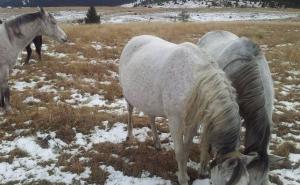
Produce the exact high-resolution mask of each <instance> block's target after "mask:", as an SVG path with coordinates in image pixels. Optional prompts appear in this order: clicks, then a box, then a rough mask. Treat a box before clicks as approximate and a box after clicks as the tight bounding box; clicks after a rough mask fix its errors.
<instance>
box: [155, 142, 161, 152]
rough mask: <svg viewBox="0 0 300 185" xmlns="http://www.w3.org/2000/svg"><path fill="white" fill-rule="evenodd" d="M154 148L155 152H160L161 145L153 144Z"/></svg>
mask: <svg viewBox="0 0 300 185" xmlns="http://www.w3.org/2000/svg"><path fill="white" fill-rule="evenodd" d="M154 148H155V149H156V150H157V151H161V145H160V143H158V144H157V143H155V144H154Z"/></svg>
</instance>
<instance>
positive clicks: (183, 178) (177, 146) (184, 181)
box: [168, 117, 190, 185]
mask: <svg viewBox="0 0 300 185" xmlns="http://www.w3.org/2000/svg"><path fill="white" fill-rule="evenodd" d="M168 118H169V128H170V132H171V136H172V139H173V142H174V150H175V157H176V161H177V165H178V174H177V175H178V182H179V184H180V185H188V181H189V179H190V178H189V176H188V175H187V162H186V154H185V152H186V151H185V148H184V144H183V130H182V129H181V128H182V125H181V123H182V122H181V121H180V119H177V118H175V119H174V118H170V117H168Z"/></svg>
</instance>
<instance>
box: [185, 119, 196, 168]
mask: <svg viewBox="0 0 300 185" xmlns="http://www.w3.org/2000/svg"><path fill="white" fill-rule="evenodd" d="M198 129H199V125H197V124H195V125H192V126H190V127H187V128H185V131H184V141H183V144H184V150H185V151H186V155H185V161H186V163H187V162H188V159H189V154H190V149H191V146H192V143H193V138H194V136H195V135H196V134H197V131H198Z"/></svg>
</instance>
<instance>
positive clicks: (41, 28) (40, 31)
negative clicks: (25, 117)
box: [0, 8, 67, 111]
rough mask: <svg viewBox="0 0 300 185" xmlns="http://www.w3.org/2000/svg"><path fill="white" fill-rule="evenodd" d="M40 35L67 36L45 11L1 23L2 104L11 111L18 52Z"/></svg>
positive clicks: (65, 38) (0, 101)
mask: <svg viewBox="0 0 300 185" xmlns="http://www.w3.org/2000/svg"><path fill="white" fill-rule="evenodd" d="M38 35H47V36H50V37H52V38H53V39H56V40H57V41H59V42H66V41H67V36H66V34H65V33H64V32H63V30H62V29H61V28H60V27H59V26H58V25H57V22H56V20H55V19H54V17H53V16H52V15H51V14H49V13H47V12H45V11H44V9H43V8H41V9H40V11H39V12H36V13H30V14H24V15H21V16H18V17H16V18H14V19H11V20H8V21H6V22H5V23H4V24H2V25H0V41H1V42H0V106H1V107H3V108H4V109H5V111H11V107H10V104H9V99H10V90H9V87H8V78H9V71H10V70H11V69H12V68H13V67H14V65H15V64H16V61H17V58H18V54H19V53H20V52H21V51H22V50H23V49H24V48H25V47H26V46H27V45H28V44H29V43H30V42H32V40H33V38H35V37H36V36H38Z"/></svg>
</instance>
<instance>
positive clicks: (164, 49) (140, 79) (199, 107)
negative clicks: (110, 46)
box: [119, 35, 249, 185]
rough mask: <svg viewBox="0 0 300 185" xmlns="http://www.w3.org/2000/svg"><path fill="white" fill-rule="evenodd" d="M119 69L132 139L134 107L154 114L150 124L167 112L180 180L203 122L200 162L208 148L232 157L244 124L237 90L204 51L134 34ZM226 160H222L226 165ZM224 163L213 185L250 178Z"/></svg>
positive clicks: (183, 180) (184, 177)
mask: <svg viewBox="0 0 300 185" xmlns="http://www.w3.org/2000/svg"><path fill="white" fill-rule="evenodd" d="M119 73H120V84H121V87H122V90H123V94H124V97H125V99H126V101H127V102H128V104H129V106H128V110H129V123H128V126H129V127H128V128H129V129H128V138H129V139H130V138H132V137H133V136H132V123H131V112H132V108H133V107H136V108H137V109H139V110H141V111H143V112H144V113H145V114H147V115H149V116H150V117H152V121H151V123H152V127H154V123H153V122H154V120H153V117H155V116H163V117H167V118H168V125H169V129H170V132H171V136H172V139H173V141H174V149H175V156H176V161H177V164H178V171H179V172H178V181H179V183H180V184H181V185H187V184H188V180H189V177H188V175H187V160H188V156H189V148H190V146H191V143H192V139H193V137H194V136H195V134H196V132H195V131H197V129H198V128H199V125H200V123H201V124H202V126H203V127H204V131H203V139H202V140H201V151H203V152H201V154H202V153H203V154H204V156H201V161H202V162H203V164H202V166H203V165H205V162H207V161H206V157H207V156H205V154H206V153H209V152H210V153H211V154H212V155H213V156H215V158H216V159H219V158H223V156H228V159H227V160H230V159H232V158H233V156H231V155H229V154H231V153H232V152H237V150H238V148H239V136H240V135H239V134H240V128H241V120H240V117H239V109H238V105H237V103H236V96H235V90H234V88H233V87H232V86H231V84H230V81H229V80H228V79H227V78H226V76H225V73H224V72H223V71H222V70H221V69H220V68H219V67H218V65H217V64H216V63H215V62H214V61H212V60H211V58H210V57H209V56H208V55H207V54H206V53H205V52H204V51H203V50H201V49H199V48H198V47H197V46H195V45H194V44H191V43H182V44H173V43H170V42H167V41H165V40H162V39H160V38H157V37H154V36H147V35H143V36H138V37H134V38H133V39H131V40H130V41H129V42H128V43H127V45H126V46H125V48H124V49H123V52H122V55H121V58H120V66H119ZM154 133H155V130H154ZM156 137H157V136H156ZM210 149H211V150H210ZM240 159H242V156H237V157H236V156H234V160H240ZM227 160H225V161H220V162H218V165H223V166H224V163H226V162H227ZM242 165H243V166H244V168H245V165H246V163H244V161H243V162H242ZM226 166H227V167H228V168H226V169H229V170H228V171H229V173H228V172H227V171H226V170H224V169H225V168H218V169H214V173H213V175H214V177H215V179H218V180H217V181H214V183H213V185H225V184H226V182H228V180H229V179H230V178H231V179H233V181H234V182H237V183H236V184H237V185H244V184H243V181H244V180H246V181H249V176H248V174H247V171H243V172H242V174H241V173H233V171H234V169H235V168H236V167H238V166H230V165H226ZM219 169H220V170H219Z"/></svg>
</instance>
